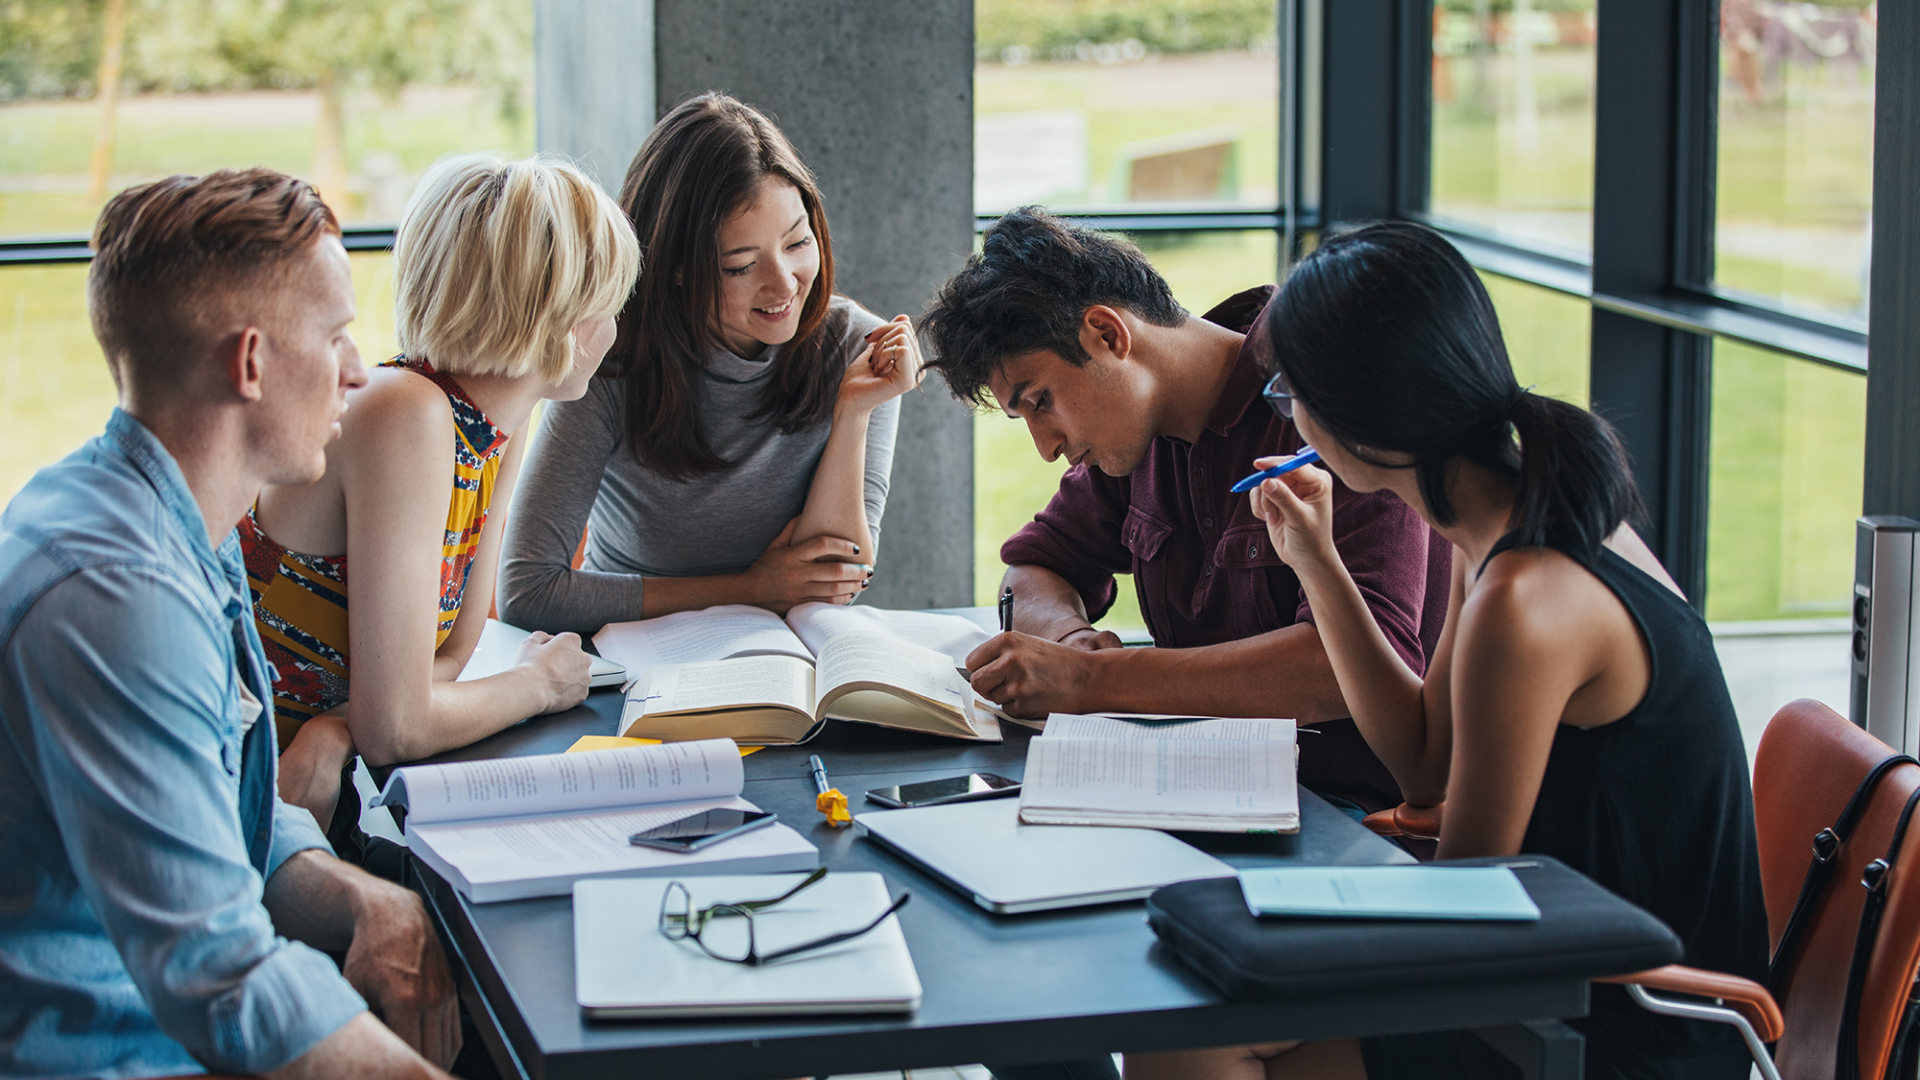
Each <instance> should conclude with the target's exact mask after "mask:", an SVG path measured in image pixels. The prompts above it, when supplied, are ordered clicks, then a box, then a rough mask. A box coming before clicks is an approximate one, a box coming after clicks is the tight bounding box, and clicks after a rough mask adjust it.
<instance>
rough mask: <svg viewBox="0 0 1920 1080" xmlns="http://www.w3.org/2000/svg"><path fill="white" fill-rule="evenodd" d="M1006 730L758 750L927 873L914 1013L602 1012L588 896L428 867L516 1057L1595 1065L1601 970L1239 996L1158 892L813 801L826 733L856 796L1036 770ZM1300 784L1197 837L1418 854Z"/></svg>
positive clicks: (802, 1068)
mask: <svg viewBox="0 0 1920 1080" xmlns="http://www.w3.org/2000/svg"><path fill="white" fill-rule="evenodd" d="M620 703H621V697H620V695H619V694H618V693H617V692H613V691H600V692H596V693H595V694H593V695H592V696H591V697H590V698H589V699H588V700H587V703H586V704H585V705H582V706H581V707H579V708H576V709H573V710H571V711H569V712H566V713H562V714H556V715H552V716H543V717H536V718H534V719H532V720H529V721H527V722H526V723H523V724H520V725H518V726H516V727H514V728H511V729H509V730H507V731H504V732H501V733H500V734H498V735H495V736H493V737H492V738H489V739H486V740H483V741H481V742H479V743H476V744H474V745H473V746H470V747H466V748H464V749H462V750H458V751H454V752H452V753H449V754H446V755H442V756H441V757H439V758H435V759H434V760H437V761H457V760H472V759H477V758H494V757H510V756H518V755H523V754H537V753H555V752H559V751H562V750H565V749H566V748H567V747H568V746H570V745H572V743H573V741H574V740H575V739H577V738H578V737H580V736H581V735H611V734H615V733H616V732H615V726H616V722H617V720H618V716H619V709H620ZM1006 732H1007V740H1006V742H1005V743H1004V744H1001V745H997V746H994V745H978V744H968V743H958V742H954V741H952V740H948V739H941V738H938V737H935V736H927V735H919V734H915V733H911V732H895V731H888V730H885V729H881V728H875V727H871V726H869V725H859V724H829V725H828V726H827V730H825V731H824V732H822V733H821V735H820V736H819V737H818V738H816V739H815V740H814V742H813V743H811V744H809V745H808V746H805V747H769V748H766V749H763V750H760V751H758V752H756V753H754V754H752V755H750V756H749V757H747V758H746V759H745V762H744V764H745V767H746V775H747V785H746V792H745V796H746V798H748V799H750V800H752V801H753V802H755V803H758V804H759V805H760V806H762V807H764V808H766V809H768V810H772V811H774V812H775V813H777V814H779V815H780V820H782V821H783V822H786V823H787V824H790V825H793V826H794V827H796V828H798V829H799V830H800V831H801V832H802V833H804V834H806V836H807V838H808V839H810V840H812V841H813V842H814V843H815V844H816V845H818V846H819V848H820V857H821V861H822V862H823V863H824V864H825V865H827V866H829V867H832V868H833V869H835V870H875V871H879V872H880V873H881V874H882V875H884V876H885V878H886V880H887V884H888V886H889V888H890V889H891V890H893V891H895V892H898V891H899V890H901V889H911V890H912V891H913V900H912V902H911V903H909V904H908V905H907V906H906V907H905V908H903V909H901V911H900V916H899V917H900V921H901V926H902V928H903V930H904V931H905V933H906V937H907V942H908V945H909V947H910V948H911V949H912V952H913V959H914V965H915V967H916V968H918V970H919V973H920V980H921V983H922V984H923V986H924V990H925V993H924V998H923V1000H922V1003H921V1006H920V1009H919V1010H918V1011H917V1012H915V1013H912V1014H909V1015H905V1016H874V1017H846V1016H834V1017H817V1018H815V1017H800V1018H755V1019H738V1020H706V1021H684V1020H679V1021H621V1022H603V1021H589V1020H586V1019H584V1018H583V1017H582V1016H581V1015H580V1009H579V1007H578V1006H577V1005H576V1004H575V1001H574V985H573V978H574V976H573V909H572V902H571V900H570V899H569V898H567V897H552V898H545V899H538V900H520V901H511V902H506V903H496V904H472V903H469V902H467V901H466V900H465V899H464V898H462V897H461V896H460V895H459V894H458V893H457V892H455V891H454V890H453V889H452V888H451V887H450V886H448V885H447V884H446V882H444V881H442V880H441V879H440V878H438V877H437V876H436V875H434V874H433V872H432V871H431V870H429V869H427V868H426V867H425V866H424V865H422V864H420V863H418V862H417V861H413V867H412V868H413V872H414V873H416V874H418V875H419V879H420V884H421V885H422V886H423V892H424V894H425V896H426V898H427V902H428V908H429V910H430V912H431V913H432V915H433V917H434V918H435V920H436V921H437V923H438V924H439V926H440V928H441V930H442V931H443V933H444V935H445V940H446V942H447V944H448V945H449V948H450V951H451V953H452V957H453V959H454V960H455V967H456V969H457V974H458V976H459V978H460V980H461V983H462V986H461V992H462V996H463V998H464V999H465V1001H466V1002H467V1006H468V1008H469V1010H470V1011H471V1012H472V1013H473V1015H474V1018H475V1020H476V1021H477V1022H478V1024H479V1027H480V1029H481V1034H482V1038H483V1039H485V1041H486V1043H487V1048H488V1050H489V1051H490V1052H491V1054H492V1056H493V1058H494V1061H495V1062H496V1063H497V1064H498V1065H499V1067H500V1070H501V1072H502V1074H503V1075H507V1076H528V1077H555V1078H562V1077H564V1078H575V1077H580V1078H586V1077H612V1076H621V1077H631V1076H636V1075H644V1076H649V1077H667V1076H699V1077H708V1078H712V1080H730V1078H739V1080H753V1078H765V1077H792V1076H825V1075H830V1074H834V1073H854V1072H872V1071H879V1070H891V1069H901V1068H917V1067H928V1066H935V1065H947V1064H960V1063H971V1062H977V1061H981V1060H989V1061H993V1062H996V1063H1004V1064H1008V1065H1014V1064H1022V1063H1038V1062H1046V1061H1058V1060H1068V1059H1081V1058H1090V1057H1095V1056H1099V1055H1102V1054H1106V1053H1111V1052H1115V1051H1154V1050H1174V1049H1184V1048H1197V1047H1206V1046H1223V1045H1229V1044H1235V1043H1252V1042H1270V1041H1275V1040H1280V1039H1294V1038H1340V1037H1348V1036H1355V1035H1384V1034H1393V1033H1398V1032H1410V1031H1434V1030H1451V1029H1460V1028H1471V1029H1484V1030H1482V1034H1483V1037H1485V1038H1487V1039H1488V1041H1489V1042H1492V1043H1493V1044H1494V1045H1495V1046H1496V1047H1498V1048H1500V1049H1501V1050H1502V1051H1503V1052H1505V1053H1507V1054H1508V1056H1510V1057H1512V1058H1514V1059H1515V1060H1516V1061H1517V1062H1519V1063H1520V1064H1521V1065H1522V1068H1523V1069H1524V1070H1525V1071H1526V1072H1527V1074H1528V1075H1529V1076H1543V1077H1544V1076H1552V1077H1556V1078H1560V1080H1577V1078H1578V1077H1579V1075H1580V1049H1581V1040H1580V1036H1579V1035H1578V1034H1577V1033H1575V1032H1573V1031H1572V1029H1570V1028H1568V1027H1566V1026H1565V1025H1564V1024H1560V1023H1559V1022H1558V1021H1557V1020H1554V1019H1552V1018H1556V1017H1570V1016H1581V1015H1585V1013H1586V1010H1587V984H1586V983H1585V982H1584V981H1583V980H1577V979H1564V980H1558V981H1546V982H1540V983H1525V984H1503V985H1485V984H1479V985H1463V986H1457V987H1446V988H1443V990H1442V991H1441V992H1436V990H1435V989H1434V988H1433V987H1424V988H1419V989H1415V990H1409V989H1406V988H1402V987H1381V988H1379V989H1376V990H1370V991H1368V992H1366V993H1349V994H1338V995H1321V996H1315V997H1312V998H1305V999H1301V1000H1293V1001H1286V1002H1260V1003H1245V1002H1228V1001H1225V1000H1223V999H1222V998H1221V997H1220V995H1219V994H1217V993H1216V992H1215V991H1213V990H1212V989H1211V988H1210V987H1209V986H1208V985H1207V984H1206V983H1205V982H1203V981H1202V980H1200V979H1199V978H1198V977H1197V976H1195V975H1193V974H1192V973H1191V972H1189V971H1187V970H1186V969H1185V968H1183V967H1182V966H1181V965H1180V964H1179V963H1178V962H1177V961H1175V960H1174V959H1173V958H1172V957H1171V956H1168V955H1166V954H1165V953H1164V952H1163V951H1162V950H1161V949H1160V947H1159V946H1158V944H1157V941H1156V939H1155V938H1154V935H1153V933H1152V931H1151V930H1149V929H1148V927H1147V925H1146V918H1145V914H1144V911H1143V907H1142V905H1141V904H1140V903H1139V902H1134V903H1128V904H1111V905H1105V906H1101V907H1093V908H1080V909H1076V910H1071V911H1059V912H1046V913H1040V914H1033V915H1005V916H1003V915H992V914H989V913H988V912H986V911H984V910H982V909H980V908H978V907H976V906H974V904H973V903H972V902H971V901H970V900H969V899H967V898H966V897H963V896H961V895H959V894H958V893H956V892H954V891H952V890H951V889H948V888H947V887H945V886H943V885H942V884H940V883H939V882H938V881H937V880H935V879H934V878H932V877H930V876H928V875H927V874H925V873H923V872H921V871H920V870H918V869H917V868H915V867H914V866H913V865H911V864H910V863H907V862H905V861H904V860H902V859H900V858H898V857H896V856H894V855H892V854H891V853H889V852H887V851H885V850H883V849H881V848H879V847H878V846H877V845H875V844H873V843H871V842H870V841H867V840H865V839H861V838H859V837H858V836H857V835H856V834H857V830H855V829H843V830H835V829H831V828H829V827H827V825H826V824H825V823H824V821H822V819H821V817H820V815H819V813H818V812H817V811H816V810H815V809H814V805H813V796H814V789H813V785H812V782H811V780H810V779H809V777H808V773H807V755H808V754H809V753H818V754H819V755H820V756H821V758H822V759H824V760H825V762H826V764H827V768H828V772H829V774H830V778H831V779H832V781H833V783H834V785H835V786H836V787H838V788H840V790H842V791H845V792H847V794H848V796H849V797H850V798H851V799H852V800H853V802H854V811H855V813H859V812H861V810H862V805H861V798H860V793H861V792H864V791H866V790H867V789H869V788H874V787H879V786H882V785H886V784H898V783H907V782H911V781H915V780H924V779H931V778H934V777H938V776H946V775H951V774H954V773H961V772H968V771H986V772H997V773H1001V774H1004V775H1007V776H1012V777H1015V778H1018V777H1020V775H1021V774H1022V772H1023V771H1024V767H1025V762H1026V750H1027V740H1028V739H1029V738H1030V737H1031V733H1029V732H1028V731H1027V730H1026V729H1024V728H1020V727H1018V726H1015V725H1006ZM1300 795H1301V800H1300V801H1301V828H1300V832H1299V834H1298V835H1295V836H1219V835H1202V834H1183V838H1184V839H1187V840H1189V841H1190V842H1192V843H1194V844H1195V845H1196V846H1198V847H1201V848H1203V849H1205V850H1206V851H1209V852H1211V853H1213V854H1214V855H1216V856H1218V857H1220V858H1221V859H1224V860H1225V861H1227V862H1228V863H1231V864H1233V865H1235V866H1272V865H1283V864H1287V863H1300V864H1322V865H1326V864H1368V863H1388V862H1410V861H1411V859H1410V858H1409V857H1408V856H1407V855H1406V854H1405V853H1404V852H1402V851H1401V850H1400V849H1399V848H1398V847H1396V846H1394V845H1393V844H1391V843H1389V842H1387V841H1385V840H1382V839H1380V838H1379V837H1376V836H1374V835H1373V834H1371V833H1369V832H1368V831H1367V830H1366V829H1364V828H1363V827H1361V826H1360V825H1359V824H1358V823H1357V822H1355V821H1354V820H1353V819H1352V818H1350V817H1348V816H1346V815H1345V814H1343V813H1341V812H1340V811H1338V810H1335V809H1334V808H1333V807H1332V806H1330V805H1328V804H1327V803H1326V802H1325V801H1324V800H1322V799H1320V798H1319V797H1318V796H1316V795H1314V794H1313V793H1311V792H1308V791H1304V790H1303V791H1302V792H1301V793H1300ZM633 932H634V933H636V934H642V933H653V932H654V930H653V926H652V919H651V915H650V914H649V913H639V914H637V915H636V917H635V920H634V926H633Z"/></svg>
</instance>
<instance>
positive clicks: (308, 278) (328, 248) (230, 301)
mask: <svg viewBox="0 0 1920 1080" xmlns="http://www.w3.org/2000/svg"><path fill="white" fill-rule="evenodd" d="M93 248H94V261H93V265H92V266H91V267H90V269H89V271H88V274H87V290H88V296H87V300H88V310H89V313H90V314H91V316H92V318H93V326H94V333H95V335H96V336H97V337H98V338H99V339H100V345H101V349H102V350H103V351H104V352H105V354H106V357H107V362H108V364H109V365H110V366H111V368H112V370H113V377H114V382H115V384H116V385H117V386H118V387H119V391H120V407H119V408H118V409H115V410H114V412H113V416H112V418H111V419H109V420H108V421H107V428H106V432H105V434H103V435H101V436H100V437H99V438H96V439H94V440H93V441H91V442H89V443H88V444H87V445H86V446H84V447H82V448H81V449H79V450H77V451H75V452H74V453H73V454H71V455H69V456H68V457H67V458H66V459H65V460H64V461H61V462H59V463H58V464H56V465H53V466H51V467H49V468H47V469H43V470H41V472H40V473H39V474H38V475H36V476H35V477H34V478H33V480H32V481H31V482H30V483H28V485H27V486H26V488H25V489H23V490H22V491H21V492H20V494H19V495H18V496H16V497H15V498H14V500H13V502H12V503H11V504H9V505H8V507H7V509H6V512H5V514H4V515H0V732H4V736H5V737H4V738H0V822H4V823H5V825H4V828H0V866H4V867H5V868H6V872H5V873H4V874H0V911H4V912H5V913H6V914H5V915H4V916H0V1075H6V1076H46V1075H59V1076H153V1075H164V1074H174V1073H187V1072H197V1071H199V1070H200V1069H201V1068H202V1067H204V1068H207V1069H212V1070H214V1071H217V1072H229V1073H261V1074H265V1075H268V1076H274V1077H304V1076H314V1077H320V1076H376V1077H402V1076H407V1077H430V1076H443V1075H444V1074H443V1073H441V1072H440V1070H439V1069H437V1068H435V1067H434V1065H433V1064H430V1063H429V1061H428V1060H427V1058H433V1059H435V1060H436V1061H438V1062H439V1063H440V1064H445V1063H446V1062H447V1061H449V1060H450V1059H451V1058H452V1055H453V1052H454V1050H455V1049H456V1047H457V1045H458V1042H459V1030H458V1019H457V1017H458V1014H457V1009H456V1005H455V1002H454V998H453V993H452V978H451V976H450V975H449V973H448V970H447V965H446V960H445V958H444V956H442V954H441V951H440V946H439V942H438V939H437V938H436V937H435V935H434V932H433V929H432V927H431V926H430V925H429V924H428V922H427V919H426V912H425V910H424V909H423V908H422V906H421V904H420V900H419V898H418V897H416V896H414V895H413V894H412V893H410V892H408V891H406V890H405V889H401V888H399V887H398V886H395V885H390V884H388V883H386V882H383V881H380V880H379V879H377V878H374V877H372V876H370V875H368V874H366V873H364V872H363V871H361V870H359V869H357V868H355V867H351V866H347V865H346V864H344V863H341V862H340V861H339V860H337V859H335V858H334V857H333V855H332V853H331V852H329V851H328V850H327V847H326V840H325V838H324V837H323V836H322V835H321V833H320V831H319V829H318V827H316V826H315V824H314V821H313V817H312V815H310V814H308V813H307V812H306V811H305V810H301V809H297V808H291V807H289V806H287V805H286V804H285V803H282V802H280V801H279V798H278V796H277V795H276V793H275V783H274V766H275V755H276V750H277V747H276V740H275V739H274V728H273V723H272V720H271V718H270V717H265V716H264V710H263V708H262V703H263V702H270V701H272V700H273V698H272V696H271V692H270V690H269V685H268V674H267V664H266V660H265V658H264V656H263V655H262V654H261V649H260V638H259V636H258V634H257V633H256V631H255V630H254V624H253V608H252V604H251V603H250V601H249V597H248V593H247V581H246V576H245V573H244V571H243V569H242V566H241V560H240V550H239V543H238V541H237V540H236V539H235V537H234V523H235V522H236V521H238V520H239V519H240V517H241V515H243V514H245V513H246V512H247V508H248V507H249V506H250V505H251V504H252V503H253V501H254V498H255V497H256V496H257V495H258V494H259V491H260V488H261V486H262V485H263V484H267V483H276V484H298V483H306V482H309V481H311V480H314V479H316V478H318V477H319V475H320V474H321V472H322V471H323V470H324V468H325V465H326V457H325V450H326V446H327V443H328V442H330V441H331V440H332V439H333V438H334V437H335V436H337V435H338V434H339V431H340V428H339V420H340V416H341V413H342V410H344V409H345V407H346V392H347V390H348V389H349V388H351V387H354V386H360V385H363V384H364V383H365V382H366V378H367V373H366V368H365V367H364V366H363V365H362V364H361V362H360V355H359V353H358V352H357V351H355V349H354V344H353V339H352V338H351V337H349V336H348V335H347V324H348V323H349V322H351V321H352V319H353V314H354V299H353V279H352V273H351V269H350V267H349V265H348V262H347V253H346V250H345V248H343V247H342V246H341V243H340V230H339V226H338V225H337V224H336V223H335V221H334V218H333V215H332V213H330V212H329V211H328V210H327V208H326V206H325V204H323V203H322V202H321V201H320V198H319V196H318V195H317V194H315V192H314V191H313V189H312V188H311V187H309V186H308V185H306V184H304V183H302V182H301V181H298V180H295V179H293V178H292V177H288V176H283V175H281V174H279V173H275V172H270V171H268V170H265V169H255V170H251V171H248V172H218V173H213V174H211V175H208V176H204V177H188V176H176V177H172V178H170V179H167V180H162V181H159V182H157V183H153V184H148V185H144V186H141V187H137V188H132V189H129V190H128V191H125V192H123V193H121V194H120V195H118V196H115V197H114V199H113V200H112V201H111V202H109V203H108V204H107V207H106V209H105V210H103V211H102V212H101V215H100V220H99V222H98V224H97V225H96V226H95V229H94V234H93ZM263 717H264V718H263ZM288 938H292V939H294V940H295V941H300V942H305V943H306V944H295V943H294V942H293V941H289V940H287V939H288ZM319 949H328V950H332V951H335V952H343V953H345V957H346V958H345V967H344V972H343V970H342V969H340V968H337V967H335V965H334V962H333V961H332V960H331V959H329V958H328V957H327V956H326V955H324V954H323V953H321V952H320V951H318V950H319ZM369 1005H371V1006H372V1008H373V1009H375V1010H378V1012H379V1013H380V1016H381V1018H382V1019H384V1021H385V1024H382V1023H381V1021H380V1020H376V1019H375V1018H374V1016H373V1015H372V1014H371V1013H370V1012H369V1008H368V1007H369ZM422 1054H425V1055H426V1056H425V1057H423V1056H422Z"/></svg>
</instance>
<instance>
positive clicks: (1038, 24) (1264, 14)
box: [974, 0, 1280, 213]
mask: <svg viewBox="0 0 1920 1080" xmlns="http://www.w3.org/2000/svg"><path fill="white" fill-rule="evenodd" d="M975 12H976V14H975V36H974V42H975V47H976V49H977V53H976V63H975V66H974V95H975V96H974V100H975V102H976V104H975V110H976V112H975V119H974V124H975V128H974V204H975V206H976V207H977V208H978V209H979V210H980V211H981V212H983V213H994V212H998V211H1003V210H1008V209H1011V208H1013V207H1015V206H1020V205H1023V204H1026V203H1045V204H1047V205H1049V206H1053V207H1056V208H1059V207H1067V206H1072V207H1083V208H1085V207H1114V206H1140V205H1154V206H1160V207H1172V206H1209V205H1211V206H1218V205H1232V204H1254V205H1258V206H1261V207H1264V208H1266V209H1269V210H1271V209H1272V208H1273V207H1274V206H1275V205H1276V204H1277V202H1278V199H1279V183H1278V176H1279V158H1280V148H1279V136H1278V132H1279V130H1280V80H1279V70H1280V67H1279V58H1278V57H1277V55H1276V53H1275V49H1274V42H1275V39H1276V36H1275V29H1274V26H1275V24H1274V4H1273V0H979V3H978V5H977V6H976V8H975Z"/></svg>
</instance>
